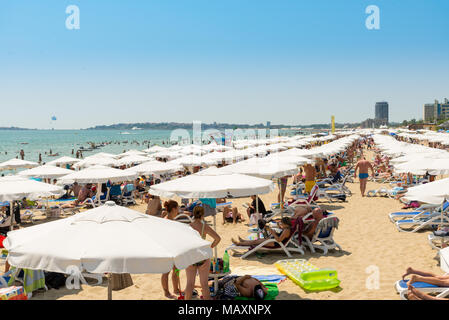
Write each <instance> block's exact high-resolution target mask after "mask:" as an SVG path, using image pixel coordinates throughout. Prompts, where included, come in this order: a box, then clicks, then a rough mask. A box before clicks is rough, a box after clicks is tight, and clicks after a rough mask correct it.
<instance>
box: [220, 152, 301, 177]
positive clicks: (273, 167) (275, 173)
mask: <svg viewBox="0 0 449 320" xmlns="http://www.w3.org/2000/svg"><path fill="white" fill-rule="evenodd" d="M279 158H280V157H279ZM219 170H221V171H223V172H228V173H239V174H245V175H250V176H254V177H260V178H265V179H273V178H281V177H285V176H291V175H293V174H296V173H298V167H297V165H296V164H293V163H289V162H282V161H278V159H277V158H273V157H272V158H269V159H266V158H254V159H248V160H244V161H240V162H237V163H235V164H231V165H229V166H225V167H223V168H220V169H219Z"/></svg>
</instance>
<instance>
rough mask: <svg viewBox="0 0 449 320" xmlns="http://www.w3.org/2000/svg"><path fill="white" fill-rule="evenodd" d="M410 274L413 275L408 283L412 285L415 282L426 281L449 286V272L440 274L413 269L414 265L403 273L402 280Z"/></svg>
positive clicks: (440, 285)
mask: <svg viewBox="0 0 449 320" xmlns="http://www.w3.org/2000/svg"><path fill="white" fill-rule="evenodd" d="M409 275H410V276H411V277H410V280H409V281H408V285H411V284H413V283H414V282H425V283H429V284H433V285H436V286H439V287H449V274H448V275H442V276H439V275H436V274H434V273H430V272H425V271H420V270H416V269H413V268H412V267H409V268H407V270H406V271H405V273H404V274H403V275H402V280H404V279H405V277H407V276H409Z"/></svg>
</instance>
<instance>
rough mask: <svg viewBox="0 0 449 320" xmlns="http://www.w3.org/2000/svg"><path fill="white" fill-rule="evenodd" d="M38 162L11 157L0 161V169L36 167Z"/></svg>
mask: <svg viewBox="0 0 449 320" xmlns="http://www.w3.org/2000/svg"><path fill="white" fill-rule="evenodd" d="M38 166H39V163H37V162H33V161H26V160H21V159H11V160H8V161H5V162H2V163H0V170H15V169H21V168H34V167H38Z"/></svg>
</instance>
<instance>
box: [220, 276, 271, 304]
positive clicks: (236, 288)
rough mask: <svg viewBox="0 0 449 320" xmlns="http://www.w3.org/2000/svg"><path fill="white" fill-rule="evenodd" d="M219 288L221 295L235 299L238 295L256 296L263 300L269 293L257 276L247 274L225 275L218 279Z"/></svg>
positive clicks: (257, 298)
mask: <svg viewBox="0 0 449 320" xmlns="http://www.w3.org/2000/svg"><path fill="white" fill-rule="evenodd" d="M218 290H219V295H218V296H221V297H224V298H227V299H234V298H236V297H247V298H255V299H256V300H263V299H264V298H265V296H266V295H267V293H268V289H267V288H266V287H265V286H264V285H263V284H262V282H260V281H259V280H257V279H256V278H253V277H251V276H250V275H246V276H243V277H239V276H225V277H224V278H223V279H221V280H220V281H218Z"/></svg>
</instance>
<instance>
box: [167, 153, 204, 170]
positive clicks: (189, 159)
mask: <svg viewBox="0 0 449 320" xmlns="http://www.w3.org/2000/svg"><path fill="white" fill-rule="evenodd" d="M206 161H207V158H206V159H203V157H199V156H196V155H193V154H191V155H187V156H183V157H181V158H178V159H175V160H172V161H169V162H168V163H172V164H178V165H181V166H186V167H197V166H201V165H203V163H205V162H206Z"/></svg>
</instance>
